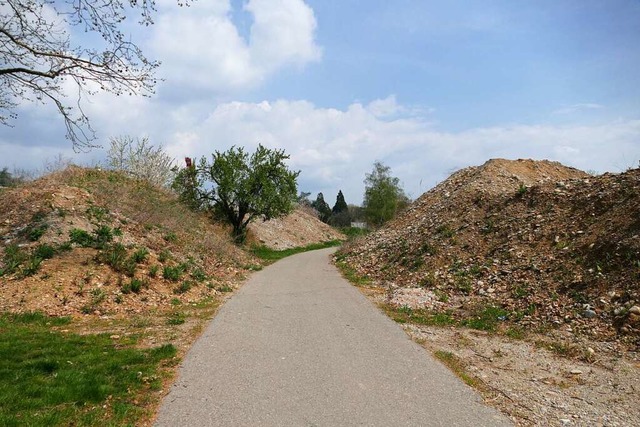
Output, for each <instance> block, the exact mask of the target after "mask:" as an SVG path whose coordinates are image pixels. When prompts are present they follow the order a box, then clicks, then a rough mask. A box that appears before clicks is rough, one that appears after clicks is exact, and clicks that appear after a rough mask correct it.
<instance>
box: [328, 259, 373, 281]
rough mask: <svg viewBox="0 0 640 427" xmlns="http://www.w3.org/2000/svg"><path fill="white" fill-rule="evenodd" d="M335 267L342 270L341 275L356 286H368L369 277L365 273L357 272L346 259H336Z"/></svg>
mask: <svg viewBox="0 0 640 427" xmlns="http://www.w3.org/2000/svg"><path fill="white" fill-rule="evenodd" d="M336 267H338V269H339V270H340V271H341V272H342V276H344V278H345V279H347V280H348V281H350V282H351V283H353V284H354V285H356V286H369V285H371V279H370V278H368V277H367V276H365V275H362V274H359V273H358V272H357V271H356V270H355V269H354V268H353V267H351V266H350V265H349V264H347V262H346V261H336Z"/></svg>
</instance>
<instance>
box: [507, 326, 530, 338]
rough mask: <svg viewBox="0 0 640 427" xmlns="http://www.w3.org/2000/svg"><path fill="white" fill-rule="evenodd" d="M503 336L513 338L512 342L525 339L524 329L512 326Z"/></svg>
mask: <svg viewBox="0 0 640 427" xmlns="http://www.w3.org/2000/svg"><path fill="white" fill-rule="evenodd" d="M504 334H505V335H506V336H508V337H509V338H513V339H514V340H521V339H524V337H525V331H524V329H523V328H521V327H518V326H512V327H510V328H508V329H507V330H506V331H505V333H504Z"/></svg>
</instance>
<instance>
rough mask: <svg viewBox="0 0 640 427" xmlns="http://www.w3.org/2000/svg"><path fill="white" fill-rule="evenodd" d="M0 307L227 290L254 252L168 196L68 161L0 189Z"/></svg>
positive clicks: (52, 311)
mask: <svg viewBox="0 0 640 427" xmlns="http://www.w3.org/2000/svg"><path fill="white" fill-rule="evenodd" d="M0 191H1V193H0V197H2V201H3V203H2V205H0V236H2V238H1V239H2V240H0V273H1V274H0V311H35V310H38V311H42V312H45V313H47V314H49V315H76V314H80V313H82V314H99V315H105V314H126V313H139V312H141V311H146V310H149V309H154V308H163V307H169V306H170V305H171V304H176V303H178V301H176V300H179V301H181V302H193V301H198V300H200V299H202V298H206V297H208V296H214V295H215V294H216V293H219V292H224V291H227V290H230V289H231V288H232V287H234V286H235V285H236V284H237V283H239V281H240V280H241V279H242V278H243V275H244V273H245V272H246V270H245V266H250V265H251V264H252V263H255V260H254V259H253V258H252V257H251V256H249V255H247V254H246V253H244V252H243V251H241V250H240V249H238V248H237V247H236V246H235V245H233V244H232V243H231V242H230V241H229V238H228V236H227V231H226V230H223V229H222V228H221V227H220V226H216V225H214V224H211V222H210V221H209V219H208V218H207V217H206V216H204V215H199V214H196V213H194V212H191V211H189V210H188V209H186V208H185V207H184V206H182V205H181V204H180V203H179V202H178V201H177V199H176V197H174V196H173V195H172V194H170V193H168V192H165V191H163V190H161V189H158V188H155V187H152V186H151V185H149V184H148V183H145V182H142V181H137V180H132V179H130V178H128V177H127V176H125V175H122V174H120V173H116V172H110V171H100V170H97V169H83V168H78V167H71V168H69V169H67V170H65V171H62V172H58V173H55V174H53V175H49V176H47V177H44V178H41V179H39V180H37V181H34V182H32V183H28V184H25V185H23V186H21V187H18V188H6V189H2V190H0Z"/></svg>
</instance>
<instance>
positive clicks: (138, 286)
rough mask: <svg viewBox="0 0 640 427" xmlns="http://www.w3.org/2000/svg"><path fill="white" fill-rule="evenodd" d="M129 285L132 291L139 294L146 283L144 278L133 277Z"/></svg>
mask: <svg viewBox="0 0 640 427" xmlns="http://www.w3.org/2000/svg"><path fill="white" fill-rule="evenodd" d="M129 286H130V287H131V292H133V293H135V294H138V293H140V291H141V290H142V287H143V286H145V287H146V283H145V282H144V281H143V280H140V279H135V278H132V279H131V282H129Z"/></svg>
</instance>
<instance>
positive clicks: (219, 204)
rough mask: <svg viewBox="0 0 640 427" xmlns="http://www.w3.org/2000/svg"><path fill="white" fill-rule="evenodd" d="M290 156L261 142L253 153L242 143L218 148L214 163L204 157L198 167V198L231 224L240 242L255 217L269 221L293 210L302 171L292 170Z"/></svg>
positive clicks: (218, 216)
mask: <svg viewBox="0 0 640 427" xmlns="http://www.w3.org/2000/svg"><path fill="white" fill-rule="evenodd" d="M287 159H289V156H288V155H286V154H285V152H284V150H270V149H268V148H265V147H263V146H262V145H259V146H258V148H257V150H256V151H255V153H253V154H252V155H249V154H248V153H247V152H246V151H244V149H243V148H241V147H240V148H238V147H231V148H230V149H229V150H227V151H225V152H219V151H216V152H215V153H213V155H212V161H211V163H209V162H207V160H206V159H205V158H202V159H200V163H199V165H198V167H197V168H196V184H195V185H196V187H195V192H196V193H197V199H198V200H200V201H202V203H203V205H204V206H206V207H208V208H209V209H210V210H211V212H212V213H213V215H214V216H215V217H216V218H222V219H224V220H225V221H227V222H228V223H229V224H231V226H232V227H233V231H232V234H233V237H234V238H235V240H236V242H238V243H241V242H243V241H244V240H245V238H246V229H247V226H248V225H249V223H250V222H251V221H253V220H254V219H256V218H262V219H263V220H265V221H266V220H269V219H272V218H277V217H279V216H283V215H286V214H288V213H289V212H291V211H292V210H293V207H294V203H295V201H296V195H297V194H298V188H297V178H298V175H299V174H300V172H292V171H290V170H289V169H288V168H287V166H286V164H285V163H284V161H285V160H287Z"/></svg>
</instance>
